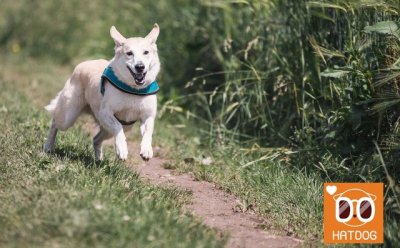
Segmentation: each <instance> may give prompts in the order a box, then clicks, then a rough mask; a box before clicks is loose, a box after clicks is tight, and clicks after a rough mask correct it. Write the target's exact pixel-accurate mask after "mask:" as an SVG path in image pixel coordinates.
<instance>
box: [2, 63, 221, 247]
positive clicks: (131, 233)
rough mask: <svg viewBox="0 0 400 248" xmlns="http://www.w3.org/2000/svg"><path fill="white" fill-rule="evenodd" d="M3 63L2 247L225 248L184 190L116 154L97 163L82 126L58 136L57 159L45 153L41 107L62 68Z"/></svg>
mask: <svg viewBox="0 0 400 248" xmlns="http://www.w3.org/2000/svg"><path fill="white" fill-rule="evenodd" d="M2 60H3V61H7V63H6V64H7V66H5V67H3V68H2V71H1V72H0V84H1V86H2V90H1V93H0V99H1V100H0V112H1V113H0V122H1V123H2V126H1V131H0V150H1V156H0V246H1V247H222V246H223V244H224V238H221V234H218V233H217V232H216V231H215V230H212V229H209V228H207V227H205V226H204V225H202V224H201V223H200V221H199V220H196V219H195V218H194V217H192V216H190V215H189V214H187V213H185V212H183V211H182V209H181V206H182V204H183V203H185V202H187V201H190V195H189V194H188V193H187V192H184V191H181V190H178V189H174V188H161V187H154V186H150V185H148V184H146V183H143V182H142V181H140V180H139V178H138V175H137V174H136V173H135V172H134V171H131V170H129V169H128V168H126V167H125V165H124V164H123V163H120V162H119V161H117V160H114V159H113V158H114V157H113V154H107V157H108V158H109V159H107V160H105V161H104V162H102V163H101V164H96V163H94V161H93V155H92V147H91V139H90V137H89V135H88V134H87V133H85V132H83V131H82V129H81V128H80V127H76V128H73V129H72V130H70V132H67V133H63V134H61V135H60V136H59V142H58V144H57V149H56V151H55V154H52V155H47V154H44V153H43V152H42V151H41V147H42V143H43V141H44V137H45V136H46V132H47V128H48V124H49V117H48V115H47V114H45V112H44V110H43V109H42V108H38V105H37V104H38V103H39V102H40V105H41V104H42V103H43V102H46V101H47V100H49V97H48V96H45V95H46V92H48V93H50V91H53V94H54V89H55V88H59V87H60V86H61V84H62V83H63V82H62V81H63V80H60V79H59V78H60V77H62V76H65V74H63V73H62V72H63V71H64V70H65V69H60V67H54V66H53V65H51V64H49V63H46V62H42V63H38V62H37V61H29V60H25V64H23V63H17V62H16V61H19V62H21V60H20V59H17V60H13V59H10V57H9V58H6V57H3V58H2ZM11 68H12V69H11ZM65 71H66V70H65ZM50 79H51V80H50ZM42 86H46V87H42ZM49 89H50V90H49ZM40 92H43V95H41V94H40ZM30 97H34V101H33V102H35V103H36V104H32V99H30Z"/></svg>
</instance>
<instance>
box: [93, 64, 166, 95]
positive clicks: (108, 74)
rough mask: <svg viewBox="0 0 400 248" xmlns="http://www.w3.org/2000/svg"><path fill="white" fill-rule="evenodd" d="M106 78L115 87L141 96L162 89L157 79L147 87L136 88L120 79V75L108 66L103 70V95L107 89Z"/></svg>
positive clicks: (101, 90) (101, 84)
mask: <svg viewBox="0 0 400 248" xmlns="http://www.w3.org/2000/svg"><path fill="white" fill-rule="evenodd" d="M106 80H107V81H109V82H110V83H111V84H112V85H113V86H114V87H115V88H117V89H119V90H121V91H123V92H125V93H128V94H133V95H140V96H147V95H154V94H156V93H157V92H158V91H159V90H160V87H159V86H158V83H157V81H153V82H152V83H151V84H149V85H148V86H147V87H146V88H143V89H135V88H133V87H131V86H129V85H127V84H126V83H124V82H122V81H121V80H119V79H118V77H117V76H116V75H115V73H114V71H113V69H112V68H111V66H107V67H106V69H105V70H104V72H103V75H101V81H100V92H101V94H102V95H104V92H105V91H106V88H105V81H106Z"/></svg>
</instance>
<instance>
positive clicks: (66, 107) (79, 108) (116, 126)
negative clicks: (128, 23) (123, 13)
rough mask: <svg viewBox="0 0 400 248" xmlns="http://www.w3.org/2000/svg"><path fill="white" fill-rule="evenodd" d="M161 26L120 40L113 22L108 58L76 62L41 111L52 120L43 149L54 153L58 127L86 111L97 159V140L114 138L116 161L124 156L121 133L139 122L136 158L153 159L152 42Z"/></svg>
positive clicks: (154, 57) (154, 86)
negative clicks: (94, 126) (91, 122)
mask: <svg viewBox="0 0 400 248" xmlns="http://www.w3.org/2000/svg"><path fill="white" fill-rule="evenodd" d="M159 33H160V28H159V26H158V25H157V24H154V27H153V29H152V30H151V31H150V33H149V34H148V35H147V36H146V37H144V38H142V37H133V38H125V37H124V36H123V35H122V34H121V33H120V32H118V30H117V29H116V28H115V27H114V26H112V27H111V29H110V35H111V38H112V39H113V40H114V42H115V48H114V50H115V56H114V57H113V58H112V59H111V60H110V61H107V60H102V59H101V60H90V61H85V62H82V63H80V64H78V65H77V66H76V67H75V69H74V71H73V73H72V75H71V77H70V78H69V79H68V80H67V82H66V83H65V86H64V88H63V89H62V90H61V91H60V92H59V93H58V95H57V96H56V97H55V98H54V99H53V100H52V101H51V102H50V104H49V105H47V106H46V107H45V109H46V110H47V111H48V112H50V114H51V116H52V122H51V125H50V129H49V133H48V137H47V140H46V142H45V144H44V145H43V149H44V151H45V152H47V153H50V152H52V151H54V146H55V140H56V136H57V132H58V130H61V131H65V130H67V129H68V128H69V127H71V126H72V125H73V124H74V122H75V120H76V119H77V118H78V117H79V116H80V115H81V114H82V113H89V114H91V115H92V116H93V117H94V118H95V120H96V122H97V123H98V124H99V127H100V131H99V132H98V133H97V134H96V136H95V137H94V138H93V148H94V153H95V159H96V160H102V158H103V152H102V143H103V141H104V140H106V139H109V138H111V137H114V141H115V150H116V154H117V156H118V158H119V159H121V160H126V159H127V158H128V147H127V143H126V136H125V132H126V131H128V130H129V129H131V127H132V125H133V123H134V122H135V121H140V123H141V124H140V131H141V134H142V141H141V143H140V156H141V157H142V159H143V160H146V161H147V160H149V159H151V158H152V157H153V148H152V136H153V129H154V122H155V118H156V112H157V98H156V93H157V91H158V89H159V87H158V84H157V82H156V81H155V80H156V77H157V74H158V73H159V71H160V60H159V57H158V51H157V45H156V41H157V38H158V35H159Z"/></svg>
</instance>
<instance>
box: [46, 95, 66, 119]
mask: <svg viewBox="0 0 400 248" xmlns="http://www.w3.org/2000/svg"><path fill="white" fill-rule="evenodd" d="M61 92H62V91H60V92H59V93H58V94H57V96H56V97H55V98H54V99H53V100H51V102H50V103H49V105H47V106H46V107H44V108H45V109H46V110H47V111H48V112H49V113H50V114H53V113H54V110H55V109H56V107H57V103H58V99H59V98H60V95H61Z"/></svg>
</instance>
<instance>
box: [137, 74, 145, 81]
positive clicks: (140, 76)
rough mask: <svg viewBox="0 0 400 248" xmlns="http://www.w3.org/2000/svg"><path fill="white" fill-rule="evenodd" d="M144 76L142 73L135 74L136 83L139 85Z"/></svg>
mask: <svg viewBox="0 0 400 248" xmlns="http://www.w3.org/2000/svg"><path fill="white" fill-rule="evenodd" d="M144 76H145V74H144V73H137V74H136V75H135V81H136V83H141V82H142V81H143V79H144Z"/></svg>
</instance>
